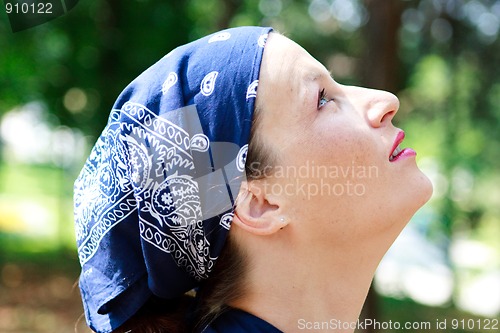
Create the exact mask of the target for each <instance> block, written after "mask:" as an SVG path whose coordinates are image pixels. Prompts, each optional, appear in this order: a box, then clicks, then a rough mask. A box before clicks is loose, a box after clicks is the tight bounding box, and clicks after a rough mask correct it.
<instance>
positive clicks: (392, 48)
mask: <svg viewBox="0 0 500 333" xmlns="http://www.w3.org/2000/svg"><path fill="white" fill-rule="evenodd" d="M365 4H366V8H367V10H368V15H369V20H368V22H367V24H366V26H365V29H364V39H365V50H364V53H363V57H362V59H361V61H362V63H361V68H360V69H361V80H362V84H363V85H365V86H367V87H370V88H376V89H383V90H388V91H391V92H396V91H397V90H398V88H399V80H398V78H399V75H398V69H399V61H398V48H399V45H398V42H399V40H398V31H399V27H400V26H401V14H402V12H403V8H404V4H403V2H402V1H387V0H365Z"/></svg>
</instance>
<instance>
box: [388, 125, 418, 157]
mask: <svg viewBox="0 0 500 333" xmlns="http://www.w3.org/2000/svg"><path fill="white" fill-rule="evenodd" d="M404 138H405V132H404V131H399V132H398V134H397V135H396V139H395V140H394V144H393V145H392V150H391V153H390V154H389V161H390V162H395V161H397V160H399V159H401V158H405V157H410V156H416V155H417V153H416V152H415V150H413V149H411V148H404V149H402V148H401V147H399V145H400V144H401V142H403V140H404Z"/></svg>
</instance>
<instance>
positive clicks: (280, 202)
mask: <svg viewBox="0 0 500 333" xmlns="http://www.w3.org/2000/svg"><path fill="white" fill-rule="evenodd" d="M266 40H267V42H266ZM264 46H265V47H264ZM257 85H258V94H257ZM398 107H399V102H398V100H397V98H396V97H395V96H394V95H392V94H390V93H387V92H383V91H376V90H369V89H365V88H359V87H352V86H343V85H340V84H339V83H337V82H335V81H334V80H333V79H332V78H331V76H330V74H329V72H328V71H327V70H326V69H325V67H324V66H323V65H321V64H320V63H319V62H318V61H316V60H315V59H314V58H313V57H311V56H310V55H309V54H308V53H307V52H306V51H305V50H304V49H302V48H301V47H300V46H299V45H297V44H296V43H294V42H293V41H291V40H289V39H287V38H286V37H283V36H281V35H279V34H277V33H274V32H271V29H269V28H257V27H245V28H236V29H229V30H226V31H223V32H220V33H218V34H214V35H211V36H208V37H206V38H203V39H201V40H198V41H196V42H193V43H190V44H187V45H185V46H183V47H180V48H178V49H176V50H174V51H173V52H171V53H170V54H169V55H167V56H166V57H165V58H164V59H162V60H161V61H160V62H159V63H157V64H155V65H154V66H152V67H151V68H150V69H148V70H147V71H146V72H145V73H143V74H142V75H141V76H139V78H137V79H136V80H135V81H134V82H132V84H131V85H130V86H129V87H128V88H127V89H125V91H124V92H123V93H122V95H121V96H120V97H119V99H118V101H117V102H116V104H115V106H114V110H113V112H112V114H111V116H110V122H109V123H108V126H107V128H106V129H105V131H104V132H103V135H102V136H101V138H100V140H99V141H98V143H97V144H96V146H95V147H94V150H93V152H92V154H91V156H90V158H89V160H88V161H87V164H86V166H85V167H84V169H83V171H82V173H81V175H80V177H79V178H78V180H77V181H76V183H75V216H76V226H77V240H78V245H79V255H80V261H81V263H82V275H81V278H80V288H81V291H82V297H83V303H84V307H85V312H86V316H87V322H88V323H89V325H90V326H91V327H92V328H93V329H94V330H95V331H97V332H190V331H198V332H199V331H202V332H298V331H303V330H304V329H315V331H325V332H326V331H332V330H334V331H338V332H353V331H354V329H355V324H353V323H355V322H356V319H357V318H358V316H359V313H360V311H361V307H362V305H363V302H364V299H365V297H366V294H367V291H368V288H369V285H370V282H371V280H372V278H373V274H374V272H375V269H376V267H377V265H378V263H379V261H380V260H381V258H382V256H383V255H384V253H385V252H386V251H387V249H388V248H389V247H390V245H391V244H392V242H393V241H394V239H395V238H396V237H397V235H398V234H399V233H400V232H401V230H402V229H403V227H404V226H405V224H406V223H407V222H408V220H409V219H410V218H411V216H412V215H413V214H414V213H415V212H416V210H417V209H418V208H419V207H421V206H422V205H423V204H424V203H425V202H426V201H427V200H428V199H429V197H430V195H431V192H432V188H431V185H430V182H429V181H428V179H427V178H426V177H425V176H424V175H423V174H422V172H421V171H420V170H419V169H418V168H417V166H416V163H415V152H414V151H413V150H412V149H410V148H406V149H401V147H400V144H401V142H402V140H403V138H404V132H402V131H401V130H399V129H397V128H395V127H394V126H393V125H392V122H391V121H392V118H393V117H394V116H395V114H396V113H397V111H398ZM254 109H255V112H254ZM252 120H253V121H252ZM247 144H248V146H247ZM245 175H246V177H244V176H245ZM233 199H235V200H233ZM229 229H230V232H229V231H228V230H229ZM217 258H218V260H217ZM193 288H194V289H195V291H196V297H195V298H190V297H187V296H183V295H184V294H185V293H186V292H188V291H189V290H191V289H193Z"/></svg>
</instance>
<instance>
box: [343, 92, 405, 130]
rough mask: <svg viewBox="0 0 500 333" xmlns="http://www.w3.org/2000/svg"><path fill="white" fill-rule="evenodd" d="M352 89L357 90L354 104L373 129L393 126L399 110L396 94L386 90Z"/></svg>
mask: <svg viewBox="0 0 500 333" xmlns="http://www.w3.org/2000/svg"><path fill="white" fill-rule="evenodd" d="M351 88H353V89H354V90H355V91H353V93H354V96H353V99H352V100H353V102H354V103H355V104H356V107H357V108H358V109H359V111H360V112H362V113H363V114H364V116H365V117H366V119H367V121H368V122H369V124H370V125H371V126H372V127H375V128H377V127H382V126H386V125H388V124H391V122H392V118H394V116H395V115H396V113H397V112H398V109H399V99H398V98H397V97H396V96H395V95H394V94H392V93H390V92H388V91H384V90H375V89H368V88H362V87H351Z"/></svg>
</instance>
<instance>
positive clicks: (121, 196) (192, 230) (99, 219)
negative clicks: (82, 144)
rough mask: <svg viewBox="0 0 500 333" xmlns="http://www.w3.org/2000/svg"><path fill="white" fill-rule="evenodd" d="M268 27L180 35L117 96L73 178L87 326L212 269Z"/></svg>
mask: <svg viewBox="0 0 500 333" xmlns="http://www.w3.org/2000/svg"><path fill="white" fill-rule="evenodd" d="M270 31H271V28H262V27H240V28H234V29H228V30H225V31H221V32H219V33H215V34H213V35H210V36H207V37H205V38H202V39H199V40H197V41H194V42H192V43H189V44H186V45H183V46H181V47H178V48H176V49H174V50H173V51H172V52H170V53H169V54H167V55H166V56H165V57H163V58H162V59H161V60H160V61H158V62H157V63H156V64H154V65H153V66H152V67H150V68H149V69H147V70H146V71H145V72H144V73H142V74H141V75H140V76H139V77H137V78H136V79H135V80H134V81H133V82H132V83H131V84H130V85H129V86H127V87H126V88H125V90H124V91H123V92H122V93H121V94H120V96H119V97H118V99H117V101H116V102H115V104H114V106H113V109H112V111H111V114H110V116H109V121H108V124H107V126H106V128H105V129H104V131H103V132H102V134H101V136H100V137H99V139H98V141H97V143H96V144H95V146H94V148H93V150H92V152H91V154H90V157H89V158H88V160H87V162H86V163H85V166H84V167H83V170H82V171H81V173H80V175H79V177H78V178H77V180H76V181H75V187H74V202H75V227H76V239H77V245H78V255H79V259H80V263H81V266H82V273H81V276H80V282H79V285H80V290H81V294H82V299H83V305H84V310H85V315H86V318H87V323H88V324H89V326H90V327H91V328H92V329H94V330H95V331H97V332H100V333H104V332H110V331H112V330H113V329H115V328H117V327H118V326H120V325H121V324H122V323H124V322H125V321H126V320H127V319H129V318H130V317H131V316H132V315H133V314H134V313H135V312H137V310H138V309H139V308H140V307H141V306H142V305H143V304H144V303H145V302H146V300H147V299H148V298H149V297H151V296H152V295H155V296H158V297H161V298H166V299H170V298H175V297H179V296H180V295H182V294H183V293H185V292H186V291H189V290H190V289H192V288H195V287H197V286H198V285H199V283H200V281H202V280H204V279H206V278H208V277H209V276H210V272H211V271H212V268H213V266H214V263H215V261H216V260H217V257H218V256H219V254H220V252H221V249H222V247H223V245H224V242H225V239H226V236H227V233H228V230H229V227H230V223H231V221H232V218H233V206H234V199H235V197H236V195H237V194H238V191H239V186H240V184H241V180H242V177H244V170H245V161H246V152H247V147H248V140H249V135H250V128H251V124H252V116H253V110H254V103H255V98H256V94H257V85H258V76H259V69H260V64H261V60H262V54H263V49H264V44H265V42H266V39H267V35H268V33H269V32H270Z"/></svg>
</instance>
